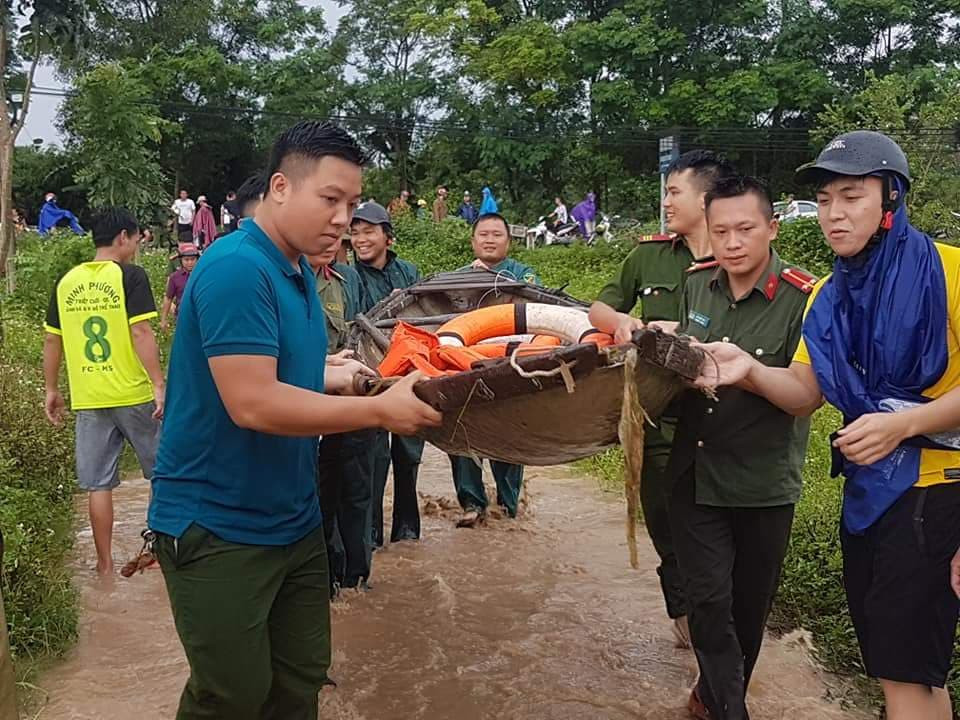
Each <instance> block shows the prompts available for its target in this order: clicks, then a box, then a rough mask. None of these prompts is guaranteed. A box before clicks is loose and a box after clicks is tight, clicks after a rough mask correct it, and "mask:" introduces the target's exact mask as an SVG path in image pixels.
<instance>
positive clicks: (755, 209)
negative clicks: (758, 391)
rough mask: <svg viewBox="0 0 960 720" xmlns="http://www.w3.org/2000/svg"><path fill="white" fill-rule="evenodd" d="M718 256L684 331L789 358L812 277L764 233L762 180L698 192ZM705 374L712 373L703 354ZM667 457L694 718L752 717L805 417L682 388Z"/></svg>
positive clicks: (754, 399) (702, 280)
mask: <svg viewBox="0 0 960 720" xmlns="http://www.w3.org/2000/svg"><path fill="white" fill-rule="evenodd" d="M706 212H707V220H708V224H709V228H710V234H711V242H712V247H713V252H714V255H715V256H716V260H715V261H713V262H710V263H701V264H700V265H698V266H696V267H697V269H696V270H695V271H694V272H693V273H691V274H690V276H689V278H688V280H687V283H686V287H685V288H684V294H683V300H682V302H681V306H680V309H681V316H680V321H679V325H678V326H677V327H676V331H677V332H678V333H685V334H688V335H690V336H692V337H694V338H696V339H697V340H700V341H703V342H707V341H714V340H722V341H724V342H730V343H734V344H736V345H738V346H740V347H741V348H742V349H744V350H746V351H747V352H749V353H750V354H751V355H752V356H754V357H756V358H757V359H758V360H759V361H760V362H762V363H764V364H765V365H770V366H774V367H787V366H789V365H790V362H791V360H792V359H793V354H794V351H795V350H796V348H797V345H798V343H799V342H800V334H801V326H802V324H803V312H804V307H805V305H806V302H807V298H808V295H809V293H810V290H811V288H812V287H813V284H814V279H813V278H811V277H810V276H809V275H807V274H806V273H805V272H803V271H802V270H798V269H796V268H793V267H791V266H789V265H788V264H787V263H785V262H783V261H782V260H781V259H780V258H779V257H778V256H777V254H776V252H774V251H773V250H772V249H771V247H770V244H771V242H772V241H773V240H774V239H775V238H776V236H777V230H778V224H777V221H776V220H775V219H774V217H773V205H772V203H771V200H770V195H769V193H768V192H767V190H766V188H765V187H764V186H763V185H762V184H761V183H759V182H758V181H757V180H754V179H752V178H746V177H728V178H724V179H721V180H718V181H717V182H716V183H715V184H714V187H713V189H712V190H711V191H710V192H709V193H708V194H707V196H706ZM705 363H706V364H705V370H704V372H705V374H706V375H708V376H709V374H710V364H709V359H707V360H706V361H705ZM678 417H679V419H678V424H677V427H676V431H675V435H674V442H673V452H672V453H671V454H670V461H669V464H668V467H667V477H668V482H669V483H670V487H671V494H670V498H669V517H670V525H671V530H672V534H673V543H674V548H675V550H676V554H677V559H678V561H679V564H680V569H681V571H682V577H683V579H684V583H685V590H686V603H687V613H688V617H689V622H690V634H691V638H692V641H693V648H694V652H695V653H696V656H697V662H698V664H699V666H700V679H699V681H698V683H697V687H696V688H695V689H694V690H693V692H692V693H691V696H690V702H689V706H688V707H689V709H690V711H691V713H692V714H693V715H694V717H697V718H701V719H703V718H711V720H746V719H747V718H748V717H749V716H748V714H747V709H746V703H745V697H746V692H747V685H748V684H749V682H750V676H751V674H752V672H753V668H754V665H755V663H756V660H757V656H758V654H759V652H760V644H761V642H762V640H763V632H764V626H765V624H766V620H767V615H768V614H769V612H770V607H771V605H772V603H773V598H774V595H775V593H776V590H777V586H778V584H779V580H780V568H781V566H782V563H783V558H784V555H785V554H786V550H787V541H788V539H789V537H790V527H791V524H792V522H793V508H794V504H795V503H796V502H797V500H798V499H799V497H800V484H801V470H802V467H803V461H804V455H805V453H806V447H807V435H808V431H809V420H808V419H806V418H795V417H793V416H792V415H789V414H788V413H786V412H784V411H782V410H780V409H779V408H777V407H776V406H775V405H773V404H772V403H770V402H768V401H767V400H765V399H764V398H762V397H759V396H757V395H754V394H753V393H751V392H749V391H748V390H746V389H741V388H733V387H729V388H721V389H720V390H719V391H718V393H717V399H716V400H714V399H711V398H708V397H707V396H706V395H704V394H703V393H702V392H700V391H699V390H695V389H694V390H688V391H686V392H685V393H684V394H683V395H682V396H681V398H680V403H679V416H678Z"/></svg>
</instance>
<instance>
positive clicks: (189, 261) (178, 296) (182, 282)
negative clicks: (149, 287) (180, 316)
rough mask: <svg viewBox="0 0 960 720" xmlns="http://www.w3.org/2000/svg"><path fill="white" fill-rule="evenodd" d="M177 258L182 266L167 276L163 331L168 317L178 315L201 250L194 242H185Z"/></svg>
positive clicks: (162, 311)
mask: <svg viewBox="0 0 960 720" xmlns="http://www.w3.org/2000/svg"><path fill="white" fill-rule="evenodd" d="M177 258H178V259H179V260H180V267H179V269H177V270H174V271H173V272H172V273H170V277H168V278H167V291H166V294H165V296H164V298H163V306H162V307H161V308H160V330H161V331H163V332H166V331H167V329H168V323H167V319H168V318H169V317H170V315H171V314H172V315H173V317H174V318H176V317H177V310H178V309H179V307H180V303H181V302H182V301H183V291H184V290H185V289H186V287H187V280H189V279H190V273H192V272H193V269H194V268H195V267H196V266H197V260H199V259H200V251H199V250H198V249H197V246H196V245H194V244H193V243H183V244H182V245H181V246H180V249H179V251H178V252H177Z"/></svg>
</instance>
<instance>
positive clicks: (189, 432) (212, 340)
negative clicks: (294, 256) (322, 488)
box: [148, 220, 327, 545]
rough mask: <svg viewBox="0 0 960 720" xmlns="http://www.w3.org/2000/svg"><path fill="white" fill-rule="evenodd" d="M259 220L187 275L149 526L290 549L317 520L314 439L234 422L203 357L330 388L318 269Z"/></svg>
mask: <svg viewBox="0 0 960 720" xmlns="http://www.w3.org/2000/svg"><path fill="white" fill-rule="evenodd" d="M299 265H300V267H299V269H297V268H294V267H293V265H291V264H290V262H289V261H288V260H287V259H286V258H285V257H284V255H283V254H282V253H281V252H280V250H279V249H278V248H277V246H276V245H274V244H273V242H271V241H270V238H268V237H267V236H266V234H265V233H264V232H263V231H262V230H261V229H260V228H259V227H258V226H257V225H256V223H255V222H254V221H253V220H245V221H244V222H243V223H242V224H241V226H240V229H238V230H236V231H235V232H232V233H230V234H229V235H227V236H226V237H223V238H220V239H219V240H217V242H215V243H213V244H212V245H211V246H210V248H209V249H208V250H207V251H206V252H205V253H204V254H203V257H201V258H200V261H199V262H198V263H197V267H196V268H195V269H194V271H193V272H192V273H191V276H190V281H189V282H188V283H187V288H186V291H185V292H184V295H183V303H182V305H181V306H180V312H179V314H178V318H177V332H176V333H175V335H174V340H173V350H172V351H171V355H170V368H169V374H168V379H167V404H166V409H165V412H164V418H163V429H162V431H161V434H160V447H159V449H158V451H157V462H156V468H155V470H154V474H153V481H152V483H153V496H152V499H151V502H150V510H149V513H148V524H149V526H150V528H151V529H152V530H154V531H157V532H161V533H165V534H168V535H173V536H174V537H180V536H181V535H182V534H183V533H184V531H186V529H187V528H188V527H190V525H191V524H192V523H196V524H198V525H200V526H201V527H203V528H205V529H206V530H208V531H210V532H211V533H213V534H214V535H216V536H217V537H219V538H222V539H223V540H226V541H228V542H234V543H244V544H249V545H288V544H290V543H294V542H296V541H298V540H300V539H302V538H303V537H304V536H306V535H307V534H308V533H310V532H312V531H313V530H315V529H316V528H318V527H319V526H320V524H321V518H320V506H319V503H318V502H317V488H316V481H315V477H316V459H317V438H315V437H314V438H309V437H306V438H302V437H282V436H280V435H270V434H268V433H262V432H257V431H254V430H246V429H244V428H241V427H238V426H237V425H235V424H234V422H233V421H232V420H231V419H230V416H229V415H228V414H227V411H226V409H225V408H224V405H223V401H222V400H221V399H220V395H219V393H218V392H217V388H216V385H215V384H214V381H213V375H212V373H211V372H210V366H209V364H208V361H209V359H210V358H213V357H220V356H224V355H267V356H270V357H274V358H276V359H277V378H278V379H279V380H280V382H282V383H286V384H288V385H295V386H297V387H301V388H305V389H307V390H313V391H315V392H322V391H323V369H324V362H325V355H326V347H327V337H326V335H327V334H326V327H325V321H324V316H323V310H322V308H321V306H320V303H319V301H318V300H317V292H316V283H315V280H314V276H313V272H312V270H311V269H310V266H309V265H308V264H307V262H306V260H305V259H304V258H300V262H299Z"/></svg>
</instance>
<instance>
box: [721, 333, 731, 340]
mask: <svg viewBox="0 0 960 720" xmlns="http://www.w3.org/2000/svg"><path fill="white" fill-rule="evenodd" d="M721 340H723V342H730V338H729V337H728V336H727V335H724V336H723V337H722V338H721Z"/></svg>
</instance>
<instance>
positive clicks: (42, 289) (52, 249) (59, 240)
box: [13, 230, 94, 323]
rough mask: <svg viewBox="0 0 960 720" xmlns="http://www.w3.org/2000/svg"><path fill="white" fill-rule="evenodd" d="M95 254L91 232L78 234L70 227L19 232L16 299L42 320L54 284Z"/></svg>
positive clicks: (17, 302) (20, 305)
mask: <svg viewBox="0 0 960 720" xmlns="http://www.w3.org/2000/svg"><path fill="white" fill-rule="evenodd" d="M93 254H94V247H93V240H92V239H91V237H90V235H75V234H74V233H72V232H71V231H69V230H55V231H53V232H52V233H50V234H49V235H47V236H46V237H41V236H40V235H38V234H37V233H33V232H28V233H22V234H20V235H19V236H18V237H17V255H16V258H15V265H14V267H15V277H16V281H17V287H16V291H15V292H14V296H13V300H14V302H15V303H16V304H17V305H18V306H19V307H21V308H22V309H23V310H24V311H25V312H26V313H27V315H28V316H29V317H33V318H36V319H37V321H38V322H40V323H42V322H43V316H44V314H45V313H46V311H47V305H48V304H49V302H50V293H51V292H52V291H53V286H54V284H55V283H56V282H57V280H58V279H59V278H60V276H61V275H63V274H64V273H65V272H67V270H69V269H70V268H72V267H73V266H74V265H77V264H78V263H82V262H85V261H87V260H92V259H93Z"/></svg>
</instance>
